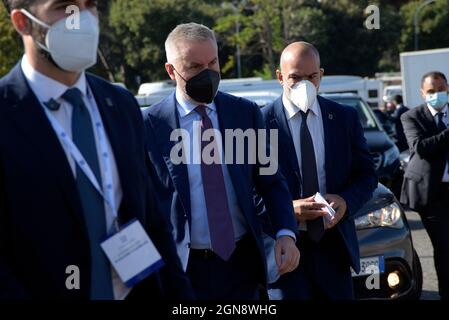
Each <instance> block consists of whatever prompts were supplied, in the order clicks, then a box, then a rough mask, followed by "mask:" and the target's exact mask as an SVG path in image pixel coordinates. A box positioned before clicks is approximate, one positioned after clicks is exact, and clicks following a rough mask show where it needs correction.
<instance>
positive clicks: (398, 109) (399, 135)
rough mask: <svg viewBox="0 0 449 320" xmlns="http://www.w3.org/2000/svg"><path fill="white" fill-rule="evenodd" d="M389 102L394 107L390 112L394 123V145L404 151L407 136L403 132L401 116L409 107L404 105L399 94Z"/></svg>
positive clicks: (406, 147)
mask: <svg viewBox="0 0 449 320" xmlns="http://www.w3.org/2000/svg"><path fill="white" fill-rule="evenodd" d="M391 102H392V103H393V104H394V106H395V109H394V111H393V113H392V114H391V116H390V118H391V120H392V121H393V123H394V129H395V134H396V146H397V147H398V149H399V151H401V152H402V151H405V150H407V149H408V144H407V138H406V137H405V134H404V127H403V126H402V121H401V116H402V115H403V114H404V113H406V112H407V111H408V110H409V109H408V108H407V107H406V106H404V102H403V100H402V96H401V95H395V96H394V97H393V99H392V100H391Z"/></svg>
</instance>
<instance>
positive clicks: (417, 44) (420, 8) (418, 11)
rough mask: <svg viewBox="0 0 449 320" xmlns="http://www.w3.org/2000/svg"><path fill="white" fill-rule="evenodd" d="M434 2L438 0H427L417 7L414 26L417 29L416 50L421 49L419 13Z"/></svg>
mask: <svg viewBox="0 0 449 320" xmlns="http://www.w3.org/2000/svg"><path fill="white" fill-rule="evenodd" d="M434 2H436V0H426V1H424V2H423V3H421V4H420V5H419V6H418V7H417V8H416V11H415V16H414V19H413V26H414V29H415V51H418V50H419V14H420V12H421V10H422V9H423V8H424V7H425V6H427V5H429V4H431V3H434Z"/></svg>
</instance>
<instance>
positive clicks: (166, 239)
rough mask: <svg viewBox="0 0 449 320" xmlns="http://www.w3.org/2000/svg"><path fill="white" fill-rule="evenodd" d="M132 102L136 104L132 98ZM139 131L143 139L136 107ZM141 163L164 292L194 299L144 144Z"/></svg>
mask: <svg viewBox="0 0 449 320" xmlns="http://www.w3.org/2000/svg"><path fill="white" fill-rule="evenodd" d="M132 99H133V100H134V103H135V104H136V105H137V102H136V101H135V99H134V97H132ZM138 111H139V112H138V113H139V115H138V116H137V118H138V128H139V135H140V137H141V138H142V139H144V137H145V130H144V124H143V117H142V115H141V113H140V110H139V108H138ZM142 164H143V166H144V170H143V171H144V175H145V179H146V186H145V201H146V206H145V208H146V217H147V219H148V223H147V228H148V230H149V234H150V236H151V239H152V240H153V242H154V244H155V246H156V248H157V249H158V251H159V253H160V254H161V256H162V258H163V260H164V262H165V266H164V267H163V268H162V269H161V271H160V275H161V281H162V286H163V290H164V293H165V295H166V297H164V298H169V299H175V300H192V299H194V294H193V289H192V286H191V284H190V280H189V279H188V277H187V275H186V274H185V273H184V271H183V269H182V265H181V261H180V260H179V257H178V254H177V252H176V247H175V243H174V239H173V235H172V232H171V229H170V223H169V222H168V221H167V219H166V217H165V215H164V214H163V212H162V211H161V210H160V208H159V206H158V203H157V197H156V190H155V189H154V186H153V182H152V181H151V179H150V176H149V171H150V170H151V166H152V164H151V162H150V159H149V156H148V154H147V152H146V149H145V143H143V142H142Z"/></svg>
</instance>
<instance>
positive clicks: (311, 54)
mask: <svg viewBox="0 0 449 320" xmlns="http://www.w3.org/2000/svg"><path fill="white" fill-rule="evenodd" d="M320 66H321V61H320V53H319V52H318V50H317V49H316V48H315V47H314V46H313V45H312V44H310V43H307V42H303V41H301V42H294V43H292V44H290V45H289V46H287V47H286V48H285V49H284V51H283V52H282V56H281V63H280V67H281V69H280V70H277V72H276V73H277V76H278V79H279V82H280V83H281V85H282V86H283V87H284V91H285V92H286V93H287V96H288V95H289V91H290V88H291V87H293V86H294V85H295V84H296V83H298V82H300V81H302V80H309V81H310V82H312V83H313V84H314V85H315V87H316V88H317V89H318V88H319V86H320V81H321V77H322V76H323V73H324V71H323V69H321V68H320Z"/></svg>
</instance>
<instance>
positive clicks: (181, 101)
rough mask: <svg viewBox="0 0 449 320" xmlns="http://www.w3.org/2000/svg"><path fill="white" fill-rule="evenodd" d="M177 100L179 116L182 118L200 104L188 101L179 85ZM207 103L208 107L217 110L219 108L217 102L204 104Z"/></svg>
mask: <svg viewBox="0 0 449 320" xmlns="http://www.w3.org/2000/svg"><path fill="white" fill-rule="evenodd" d="M175 97H176V102H177V109H178V112H179V116H180V117H181V118H184V117H187V116H188V115H189V114H191V113H192V112H193V111H194V110H195V109H196V107H198V104H195V103H193V102H191V101H188V100H187V99H186V98H185V97H184V95H183V94H182V93H181V90H180V89H179V87H176V96H175ZM202 105H205V106H206V107H207V108H208V109H210V110H213V111H216V110H217V108H216V106H215V102H213V101H212V102H211V103H209V104H204V103H203V104H202Z"/></svg>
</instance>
